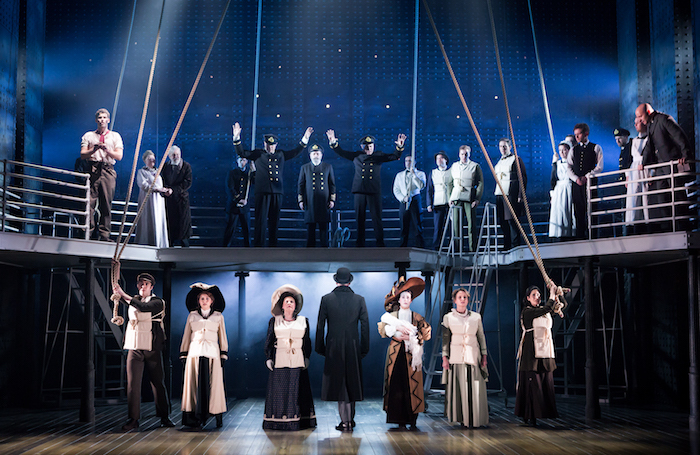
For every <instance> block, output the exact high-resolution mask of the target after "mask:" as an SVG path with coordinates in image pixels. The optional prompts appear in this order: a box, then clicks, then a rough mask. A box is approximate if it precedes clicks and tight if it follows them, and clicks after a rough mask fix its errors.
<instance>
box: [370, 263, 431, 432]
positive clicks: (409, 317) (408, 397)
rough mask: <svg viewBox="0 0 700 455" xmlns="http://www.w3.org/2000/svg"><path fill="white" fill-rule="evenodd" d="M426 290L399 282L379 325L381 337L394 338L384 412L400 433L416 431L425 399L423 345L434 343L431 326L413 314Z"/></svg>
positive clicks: (413, 282) (389, 353) (388, 358)
mask: <svg viewBox="0 0 700 455" xmlns="http://www.w3.org/2000/svg"><path fill="white" fill-rule="evenodd" d="M424 288H425V282H424V281H423V280H422V279H421V278H418V277H413V278H409V279H408V280H406V279H405V278H403V277H402V278H401V279H399V281H398V282H396V283H394V286H393V287H392V289H391V292H389V294H387V295H386V297H385V299H384V308H385V309H386V311H387V312H386V313H385V314H384V315H383V316H382V318H381V322H379V323H378V324H377V325H378V329H379V334H380V335H381V336H382V337H383V338H390V339H391V341H390V343H389V348H388V349H387V352H386V363H385V368H384V410H385V411H386V422H387V423H396V424H398V425H399V428H400V429H405V428H406V426H407V425H410V427H411V429H416V419H417V418H418V413H419V412H424V411H425V401H424V399H423V370H422V363H423V343H424V342H425V341H428V340H429V339H430V335H431V328H430V324H428V323H427V322H425V320H424V319H423V316H421V315H420V314H418V313H416V312H413V311H411V302H412V301H413V299H415V298H416V297H418V296H419V295H420V294H421V293H422V292H423V289H424Z"/></svg>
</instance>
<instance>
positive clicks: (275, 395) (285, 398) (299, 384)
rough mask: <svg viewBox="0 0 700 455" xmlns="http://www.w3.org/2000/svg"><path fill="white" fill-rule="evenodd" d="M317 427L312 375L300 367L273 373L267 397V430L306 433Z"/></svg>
mask: <svg viewBox="0 0 700 455" xmlns="http://www.w3.org/2000/svg"><path fill="white" fill-rule="evenodd" d="M315 426H316V412H315V411H314V400H313V397H312V396H311V383H310V382H309V372H308V370H304V369H301V368H275V369H273V370H272V371H270V375H269V378H268V380H267V395H266V397H265V417H264V418H263V428H264V429H265V430H291V431H296V430H303V429H305V428H313V427H315Z"/></svg>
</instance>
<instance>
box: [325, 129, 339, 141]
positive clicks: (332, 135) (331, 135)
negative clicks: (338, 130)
mask: <svg viewBox="0 0 700 455" xmlns="http://www.w3.org/2000/svg"><path fill="white" fill-rule="evenodd" d="M326 136H328V143H329V144H333V143H335V141H337V140H338V139H337V138H336V137H335V131H333V130H328V131H326Z"/></svg>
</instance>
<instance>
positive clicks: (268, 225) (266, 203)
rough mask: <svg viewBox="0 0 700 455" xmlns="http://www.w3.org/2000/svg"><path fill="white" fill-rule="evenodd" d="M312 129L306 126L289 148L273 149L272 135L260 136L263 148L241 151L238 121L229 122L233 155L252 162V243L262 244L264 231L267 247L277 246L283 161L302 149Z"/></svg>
mask: <svg viewBox="0 0 700 455" xmlns="http://www.w3.org/2000/svg"><path fill="white" fill-rule="evenodd" d="M313 131H314V129H313V128H311V127H308V128H307V129H306V131H305V132H304V136H303V137H302V138H301V141H300V142H299V144H297V146H296V147H295V148H293V149H292V150H289V151H284V150H277V144H278V142H279V141H278V140H277V136H275V135H274V134H266V135H265V136H264V141H265V146H264V147H265V148H264V149H255V150H243V146H242V145H241V125H239V124H238V122H236V123H235V124H234V125H233V146H234V147H235V149H236V154H237V155H238V156H241V157H243V158H246V159H248V160H249V161H252V162H254V163H255V169H256V172H255V228H254V231H255V232H254V234H253V245H254V246H264V243H265V242H264V238H265V230H267V231H268V239H269V240H268V246H271V247H274V246H277V226H278V224H279V220H280V209H281V207H282V194H283V193H284V190H283V188H284V184H283V182H284V179H283V176H284V162H285V160H291V159H292V158H294V157H296V156H297V155H299V154H300V153H301V151H302V150H304V148H305V147H306V144H308V143H309V138H310V137H311V133H313Z"/></svg>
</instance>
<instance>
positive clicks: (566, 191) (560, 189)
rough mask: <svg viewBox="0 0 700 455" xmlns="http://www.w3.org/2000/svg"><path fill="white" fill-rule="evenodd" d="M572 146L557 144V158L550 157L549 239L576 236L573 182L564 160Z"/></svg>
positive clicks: (563, 142) (562, 143)
mask: <svg viewBox="0 0 700 455" xmlns="http://www.w3.org/2000/svg"><path fill="white" fill-rule="evenodd" d="M572 147H573V146H572V145H571V143H570V142H569V141H566V140H565V141H562V142H560V143H559V156H556V155H554V156H553V157H552V176H551V179H550V183H551V188H552V190H551V191H550V192H549V196H550V207H549V237H551V238H554V239H565V238H571V237H573V236H574V235H575V234H576V219H575V218H574V203H573V199H572V193H571V192H572V187H573V182H572V181H571V179H570V178H569V174H568V171H567V164H566V159H567V157H568V156H569V153H571V148H572Z"/></svg>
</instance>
